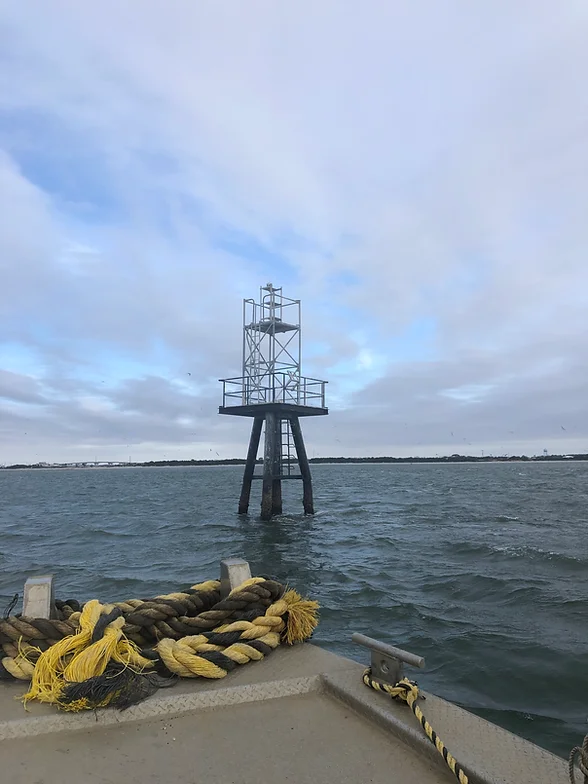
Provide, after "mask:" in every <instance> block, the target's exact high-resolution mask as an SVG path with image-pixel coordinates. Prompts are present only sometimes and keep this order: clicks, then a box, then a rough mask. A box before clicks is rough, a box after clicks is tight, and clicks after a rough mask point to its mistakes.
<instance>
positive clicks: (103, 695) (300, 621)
mask: <svg viewBox="0 0 588 784" xmlns="http://www.w3.org/2000/svg"><path fill="white" fill-rule="evenodd" d="M263 582H265V580H264V579H263V578H259V577H254V578H251V579H249V580H246V581H245V582H244V583H243V584H242V585H240V586H238V588H236V589H234V590H233V591H232V592H231V594H230V595H229V598H230V597H231V596H233V595H237V594H239V592H242V591H244V590H245V589H247V588H248V587H250V586H253V585H256V584H257V583H263ZM218 586H219V584H218V581H212V580H211V581H208V582H206V583H200V584H199V585H196V586H194V588H195V589H197V590H202V591H209V590H216V589H218ZM180 595H181V594H169V595H168V597H169V598H173V597H175V596H180ZM161 598H163V597H161ZM134 603H135V600H129V601H127V602H120V603H117V604H111V605H101V604H100V603H99V602H98V601H97V600H96V599H94V600H92V601H90V602H87V603H86V604H85V605H84V607H83V609H82V611H81V613H79V626H78V628H77V630H76V632H75V633H74V634H70V635H68V636H67V637H64V638H62V639H61V640H58V641H57V642H55V643H54V644H53V645H51V646H50V647H49V648H47V650H45V651H44V652H41V651H40V650H39V649H38V648H35V647H34V646H32V645H29V644H26V643H22V638H21V641H19V642H18V648H17V649H15V651H14V652H15V653H17V655H16V656H14V657H7V658H5V659H4V660H3V664H4V666H5V668H6V669H7V670H8V672H10V674H11V675H13V676H14V677H16V678H20V679H22V680H30V681H31V684H30V689H29V691H28V692H27V694H25V696H24V697H23V701H24V703H25V706H26V703H27V702H28V701H29V700H38V701H39V702H46V703H52V704H56V705H58V706H59V707H60V708H62V709H64V710H74V711H77V710H82V709H87V708H96V707H103V706H106V705H109V704H117V702H116V701H117V700H119V704H120V699H119V698H121V695H122V696H123V697H125V695H124V694H122V693H123V689H124V688H125V685H124V678H123V679H121V678H119V679H118V680H116V678H117V677H118V676H120V675H121V670H124V673H123V674H125V673H126V674H127V675H130V676H131V680H132V678H133V677H134V676H133V675H132V673H135V674H137V675H139V676H140V675H141V674H143V672H144V671H145V670H147V671H149V670H150V669H151V668H153V666H154V664H155V662H154V661H152V660H151V659H148V658H146V657H144V656H143V655H142V654H141V649H140V648H139V647H138V645H136V644H135V643H134V642H132V640H130V639H129V638H128V637H127V636H126V635H125V634H124V632H123V627H124V626H125V619H124V617H123V616H122V615H121V612H122V611H123V608H126V607H130V608H131V609H132V605H133V604H134ZM317 615H318V604H317V602H313V601H310V600H308V599H303V598H302V597H301V596H300V595H299V594H298V593H296V591H293V590H287V591H286V592H285V593H284V594H283V596H282V598H281V599H279V600H277V601H275V602H274V603H273V604H271V605H270V606H269V607H268V608H267V609H266V610H265V612H264V613H262V614H261V615H259V616H258V617H257V618H254V619H253V620H251V621H245V620H240V621H232V622H230V623H224V624H221V625H219V626H218V627H216V628H215V629H213V630H211V631H208V632H202V633H201V634H197V635H191V636H186V637H183V638H180V639H179V640H175V639H172V638H169V637H164V638H163V639H161V640H160V641H159V643H158V644H157V646H156V651H157V653H158V654H159V658H160V659H161V661H162V662H163V664H164V665H165V666H166V667H167V669H168V670H169V671H170V672H172V673H174V674H175V675H178V676H180V677H184V678H195V677H203V678H224V677H225V675H227V673H228V672H229V671H230V670H232V669H234V668H235V666H236V665H242V664H247V663H248V662H250V661H260V660H261V659H263V658H264V656H265V655H267V654H268V653H269V652H270V651H271V650H273V649H274V648H277V647H278V646H279V645H280V643H281V642H284V643H286V644H289V645H292V644H294V643H296V642H302V641H303V640H306V639H308V638H309V637H310V636H311V634H312V632H313V630H314V628H315V627H316V625H317V622H318V619H317ZM11 646H12V648H15V646H14V645H13V644H12V643H11ZM117 665H118V666H117ZM113 668H114V669H113ZM113 672H114V675H113ZM102 676H103V677H102ZM127 680H128V679H127ZM140 680H141V679H140ZM147 680H149V679H148V678H147ZM106 681H107V682H108V683H106V685H105V682H106ZM143 681H144V682H145V679H143ZM77 684H81V687H80V688H78V686H77ZM109 684H112V685H111V686H110V685H109ZM135 686H137V683H136V680H135V682H134V684H133V688H135ZM145 696H147V695H145Z"/></svg>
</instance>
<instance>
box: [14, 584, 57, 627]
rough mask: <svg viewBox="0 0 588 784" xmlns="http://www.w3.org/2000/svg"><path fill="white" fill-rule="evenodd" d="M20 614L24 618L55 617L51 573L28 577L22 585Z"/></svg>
mask: <svg viewBox="0 0 588 784" xmlns="http://www.w3.org/2000/svg"><path fill="white" fill-rule="evenodd" d="M22 614H23V616H24V617H25V618H54V617H55V589H54V586H53V575H52V574H46V575H41V576H39V577H29V579H28V580H27V581H26V583H25V586H24V597H23V603H22Z"/></svg>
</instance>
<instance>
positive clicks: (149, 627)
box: [0, 577, 284, 680]
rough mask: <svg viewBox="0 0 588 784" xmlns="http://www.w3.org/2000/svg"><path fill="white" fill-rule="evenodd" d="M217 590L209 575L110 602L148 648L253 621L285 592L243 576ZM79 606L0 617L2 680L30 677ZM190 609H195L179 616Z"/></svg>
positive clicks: (76, 619)
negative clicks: (43, 614)
mask: <svg viewBox="0 0 588 784" xmlns="http://www.w3.org/2000/svg"><path fill="white" fill-rule="evenodd" d="M219 590H220V583H219V582H218V581H214V580H210V581H208V582H205V583H200V584H197V585H194V586H193V587H192V588H191V589H189V591H187V592H180V593H173V594H165V595H162V596H158V597H155V599H150V600H136V599H131V600H128V601H126V602H117V603H115V604H114V605H112V606H113V607H116V608H118V609H119V610H120V611H121V612H122V613H123V617H124V619H125V625H124V627H123V633H124V634H125V636H127V637H128V638H129V639H130V640H131V641H132V642H134V643H135V644H137V645H139V646H140V647H142V648H145V647H148V646H151V645H154V644H156V643H157V642H158V641H159V640H162V639H172V640H178V639H181V638H183V637H186V636H189V635H193V634H194V632H204V631H208V630H211V629H214V628H216V627H218V626H219V625H222V624H223V623H226V622H230V621H232V620H246V621H247V620H253V619H255V618H257V617H259V616H260V615H263V614H264V613H265V610H266V609H267V607H269V606H270V605H271V604H272V603H273V602H275V600H276V599H278V598H279V597H280V596H281V595H282V594H283V593H284V587H283V586H282V585H281V584H280V583H277V582H275V581H274V580H267V579H264V578H260V577H254V578H251V579H249V580H247V581H245V582H244V583H243V584H242V585H240V586H239V587H238V588H237V589H235V590H233V591H232V592H231V593H230V594H229V596H228V597H227V598H226V599H223V600H220V601H219V596H220V594H219ZM76 605H77V603H76V602H74V601H72V600H69V602H68V603H66V604H63V603H62V605H61V612H62V613H63V614H64V615H65V614H68V618H67V620H45V619H40V618H19V617H16V616H11V617H9V618H7V619H5V620H3V621H0V649H3V652H4V654H5V656H4V657H3V658H0V679H1V678H7V677H8V678H10V677H12V678H17V679H19V680H30V678H31V667H32V666H33V663H34V661H36V659H37V658H38V657H39V656H40V654H41V653H42V652H43V651H44V650H47V648H48V647H50V646H51V645H54V644H55V643H56V642H58V641H59V640H61V639H63V638H65V637H69V636H70V635H72V634H75V633H76V632H77V631H78V629H79V623H80V612H79V611H75V610H74V608H75V606H76ZM77 606H79V605H77ZM69 610H72V612H71V613H69ZM199 610H200V611H199ZM188 612H189V613H191V614H190V615H180V613H188ZM23 653H24V654H26V655H23Z"/></svg>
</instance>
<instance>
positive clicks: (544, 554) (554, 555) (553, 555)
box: [451, 542, 588, 567]
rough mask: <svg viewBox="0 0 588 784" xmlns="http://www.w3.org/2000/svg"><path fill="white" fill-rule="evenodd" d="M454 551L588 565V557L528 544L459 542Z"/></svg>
mask: <svg viewBox="0 0 588 784" xmlns="http://www.w3.org/2000/svg"><path fill="white" fill-rule="evenodd" d="M451 549H452V552H454V553H455V554H457V555H464V556H482V557H483V556H499V557H504V556H506V557H508V558H521V559H526V560H540V561H557V562H558V563H559V564H562V565H566V564H567V565H570V566H573V567H584V566H586V565H588V559H587V558H583V557H577V556H575V555H569V554H567V553H561V552H557V551H555V550H545V549H543V548H542V547H534V546H532V545H528V544H504V545H499V544H492V543H486V542H476V543H473V542H458V543H456V544H453V543H452V544H451Z"/></svg>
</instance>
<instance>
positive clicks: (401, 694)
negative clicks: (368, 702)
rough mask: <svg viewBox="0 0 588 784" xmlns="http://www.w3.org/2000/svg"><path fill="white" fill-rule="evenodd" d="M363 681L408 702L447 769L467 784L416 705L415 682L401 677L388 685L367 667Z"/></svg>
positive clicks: (465, 778) (454, 761)
mask: <svg viewBox="0 0 588 784" xmlns="http://www.w3.org/2000/svg"><path fill="white" fill-rule="evenodd" d="M363 682H364V683H365V685H366V686H369V687H370V688H372V689H376V691H383V692H385V693H386V694H389V695H390V696H391V697H393V698H394V699H397V700H402V701H404V702H406V703H408V706H409V707H410V709H411V710H412V712H413V713H414V715H415V716H416V717H417V719H418V721H419V722H420V724H421V726H422V728H423V729H424V731H425V734H426V736H427V738H428V739H429V740H430V741H431V743H432V744H433V746H435V748H436V749H437V751H438V752H439V754H440V755H441V756H442V757H443V759H444V760H445V762H446V763H447V765H448V767H449V769H450V770H451V772H452V773H453V774H454V775H455V777H456V778H457V780H458V781H459V782H460V784H469V779H468V777H467V775H466V774H465V772H464V770H463V768H462V767H461V765H460V764H459V762H458V761H457V760H456V759H455V757H454V756H453V755H452V754H451V752H450V751H449V749H448V748H447V747H446V746H445V744H444V743H443V741H442V740H441V738H440V737H439V736H438V735H437V733H436V732H435V730H434V729H433V728H432V727H431V725H430V724H429V722H428V721H427V719H426V718H425V717H424V715H423V712H422V710H421V709H420V707H419V706H418V705H417V700H418V698H419V696H420V694H419V689H418V686H417V685H416V683H414V682H413V681H410V680H409V679H408V678H403V679H402V680H401V681H398V683H397V684H396V685H395V686H390V685H388V684H387V683H381V682H380V681H376V680H374V679H373V678H372V671H371V668H369V667H368V669H367V670H365V672H364V674H363Z"/></svg>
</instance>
